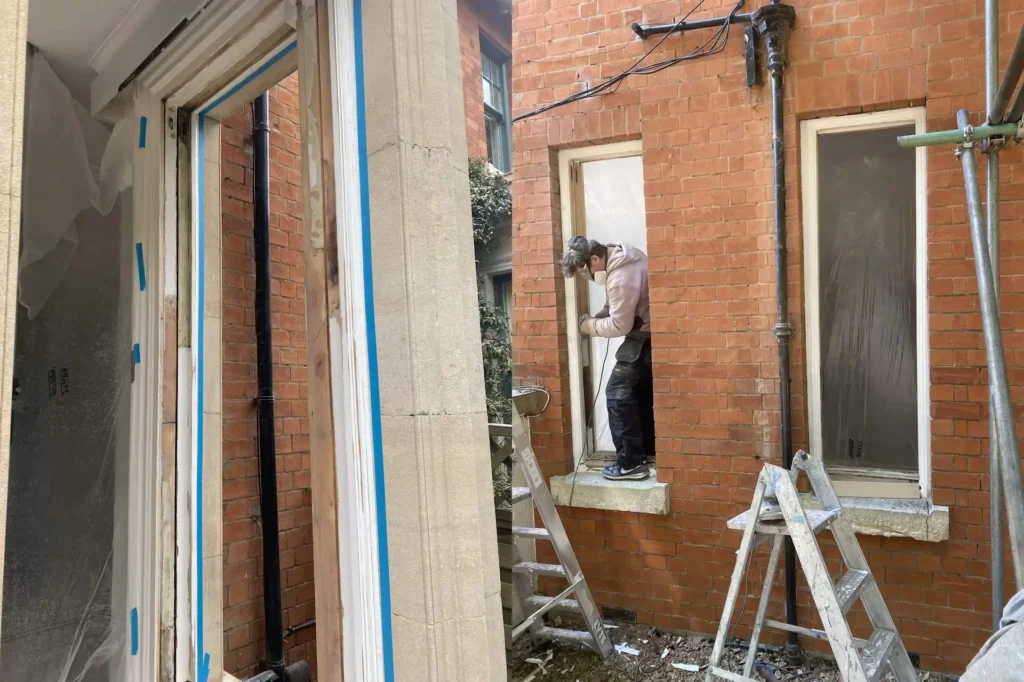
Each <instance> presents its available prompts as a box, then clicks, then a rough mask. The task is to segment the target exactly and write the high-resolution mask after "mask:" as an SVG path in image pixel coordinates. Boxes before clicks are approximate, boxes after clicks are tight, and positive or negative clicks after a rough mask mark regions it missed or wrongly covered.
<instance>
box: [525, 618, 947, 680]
mask: <svg viewBox="0 0 1024 682" xmlns="http://www.w3.org/2000/svg"><path fill="white" fill-rule="evenodd" d="M610 634H611V636H612V642H613V643H615V644H617V645H618V644H625V645H627V646H629V647H631V648H633V649H636V650H637V651H638V652H639V654H638V655H636V656H633V655H630V654H628V653H619V654H616V655H614V656H612V657H611V658H609V659H608V660H607V661H602V660H601V658H600V657H599V656H597V655H596V654H594V653H592V652H591V651H590V650H589V649H584V648H582V647H579V646H570V645H560V644H552V643H550V642H530V641H529V640H528V638H526V637H524V638H522V639H520V640H519V641H518V642H517V643H516V646H515V650H514V651H513V653H512V656H511V657H510V659H509V676H508V679H509V682H698V680H699V681H700V682H703V680H704V675H705V672H686V671H682V670H678V669H676V668H673V667H672V664H673V663H682V664H691V665H699V666H704V665H706V664H707V662H708V659H709V658H710V657H711V647H712V645H713V644H714V642H713V641H712V640H710V639H705V638H703V637H696V636H689V637H681V636H677V635H673V634H669V633H665V632H661V631H659V630H656V629H654V628H652V627H649V626H646V625H628V624H619V625H618V626H617V627H615V628H613V629H612V630H611V631H610ZM745 657H746V648H745V647H744V648H743V649H739V648H734V649H727V650H726V661H727V662H728V664H727V667H728V668H729V669H730V670H733V671H736V672H740V673H742V669H743V662H744V660H745ZM538 661H539V662H540V664H538ZM758 661H759V662H760V663H764V664H765V665H767V666H769V667H770V668H771V669H772V671H773V672H774V673H775V676H776V677H777V678H778V680H779V682H789V681H790V680H799V681H800V682H842V680H841V679H840V677H839V673H838V671H837V670H836V668H835V665H834V664H833V663H832V661H830V660H828V659H824V658H818V657H810V656H808V657H807V659H806V660H805V661H804V662H803V664H801V665H799V666H790V665H788V664H787V663H786V661H785V659H784V658H783V657H782V656H781V655H780V654H777V653H773V652H769V651H763V652H760V653H759V654H758ZM754 674H755V679H761V678H760V677H759V676H758V675H757V672H756V671H755V673H754ZM531 675H532V677H531ZM882 679H883V680H886V681H887V682H891V681H892V680H894V679H895V678H893V677H892V675H891V673H886V674H885V675H884V676H883V677H882ZM920 679H921V681H922V682H924V681H928V682H946V681H950V680H955V679H956V678H953V677H948V676H943V675H935V674H930V673H921V675H920Z"/></svg>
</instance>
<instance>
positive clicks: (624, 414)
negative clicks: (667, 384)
mask: <svg viewBox="0 0 1024 682" xmlns="http://www.w3.org/2000/svg"><path fill="white" fill-rule="evenodd" d="M605 397H606V398H607V401H608V427H609V429H610V430H611V432H612V442H613V443H615V458H616V461H617V462H618V463H619V466H621V467H622V468H623V469H632V468H634V467H637V466H640V465H641V464H643V463H644V462H648V461H650V462H653V461H654V380H653V378H652V375H651V342H650V340H647V341H645V342H644V344H643V349H642V350H641V351H640V354H639V357H637V359H636V360H632V361H627V360H618V361H617V362H616V363H615V368H614V369H613V370H612V375H611V377H610V378H609V379H608V387H607V388H606V389H605Z"/></svg>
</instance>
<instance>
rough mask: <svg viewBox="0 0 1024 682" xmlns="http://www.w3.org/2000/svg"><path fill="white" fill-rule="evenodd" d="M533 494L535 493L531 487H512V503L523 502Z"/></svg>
mask: <svg viewBox="0 0 1024 682" xmlns="http://www.w3.org/2000/svg"><path fill="white" fill-rule="evenodd" d="M532 496H533V494H532V493H531V492H530V489H529V488H527V487H526V486H523V487H521V488H520V487H516V488H512V504H515V503H516V502H522V501H523V500H528V499H530V497H532Z"/></svg>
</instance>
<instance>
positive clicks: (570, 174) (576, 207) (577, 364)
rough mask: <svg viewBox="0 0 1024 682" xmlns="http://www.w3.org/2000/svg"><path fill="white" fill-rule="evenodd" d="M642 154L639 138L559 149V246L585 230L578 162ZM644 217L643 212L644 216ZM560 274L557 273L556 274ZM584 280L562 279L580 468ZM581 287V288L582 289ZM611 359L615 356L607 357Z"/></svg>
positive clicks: (584, 425)
mask: <svg viewBox="0 0 1024 682" xmlns="http://www.w3.org/2000/svg"><path fill="white" fill-rule="evenodd" d="M642 155H643V143H642V142H641V140H630V141H627V142H615V143H612V144H604V145H594V146H590V147H579V148H576V149H563V150H562V151H560V152H558V186H559V192H560V197H559V198H560V202H561V214H562V234H561V246H562V248H564V247H565V244H566V242H567V241H568V240H569V238H570V237H573V236H575V235H578V234H584V233H585V230H584V227H585V224H586V216H585V214H584V211H583V194H582V191H583V181H582V176H581V174H580V168H581V166H582V165H583V164H584V163H586V162H588V161H607V160H609V159H621V158H625V157H632V156H642ZM645 217H646V216H645ZM557 276H558V277H561V274H560V273H559V274H558V275H557ZM584 286H585V283H584V282H583V281H582V280H581V279H580V278H579V277H574V278H573V279H572V280H565V321H566V323H565V333H566V339H567V342H568V350H569V404H570V418H571V420H572V461H573V466H574V467H576V468H579V465H580V458H581V457H582V456H583V452H584V449H587V450H588V451H590V452H593V451H594V435H593V430H592V429H591V428H589V424H588V421H589V414H588V413H589V411H590V409H591V408H590V407H589V406H588V405H587V401H588V399H589V400H593V398H592V397H590V398H588V395H592V394H588V392H587V388H586V379H585V375H584V374H585V373H584V369H585V368H587V367H589V366H590V363H591V361H592V360H593V359H592V358H591V357H590V352H589V344H587V343H586V342H585V339H584V337H583V335H582V334H581V333H580V330H579V326H578V324H577V322H576V320H577V318H578V317H579V315H580V314H581V313H582V312H584V307H585V306H584V305H581V303H580V298H581V296H583V294H582V291H585V289H583V287H584ZM581 290H582V291H581ZM609 360H610V361H611V362H612V363H614V358H609Z"/></svg>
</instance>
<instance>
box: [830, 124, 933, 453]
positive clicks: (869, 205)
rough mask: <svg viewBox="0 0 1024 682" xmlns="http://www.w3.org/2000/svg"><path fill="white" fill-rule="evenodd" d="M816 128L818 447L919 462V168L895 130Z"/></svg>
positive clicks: (906, 130) (907, 129) (902, 130)
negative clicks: (898, 143)
mask: <svg viewBox="0 0 1024 682" xmlns="http://www.w3.org/2000/svg"><path fill="white" fill-rule="evenodd" d="M914 132H915V129H914V126H913V125H906V126H898V127H888V128H884V129H881V130H860V131H853V132H843V133H831V134H822V135H820V136H819V137H818V156H817V159H816V162H817V176H818V206H817V211H818V244H819V253H818V259H819V270H818V296H819V310H820V330H819V332H820V340H821V432H822V448H823V450H822V457H823V459H824V461H825V462H826V463H829V464H832V465H845V466H855V467H869V468H876V469H886V470H893V471H905V472H917V468H918V449H919V446H918V420H919V419H920V418H921V416H920V415H919V414H918V386H917V354H918V338H917V331H916V319H917V305H916V300H917V280H916V276H917V273H916V266H915V262H916V246H915V242H916V225H917V215H916V194H915V186H916V173H917V167H916V163H915V155H914V152H913V151H907V150H901V149H898V148H897V147H896V144H895V142H894V140H895V139H896V136H897V135H905V134H911V133H914Z"/></svg>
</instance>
